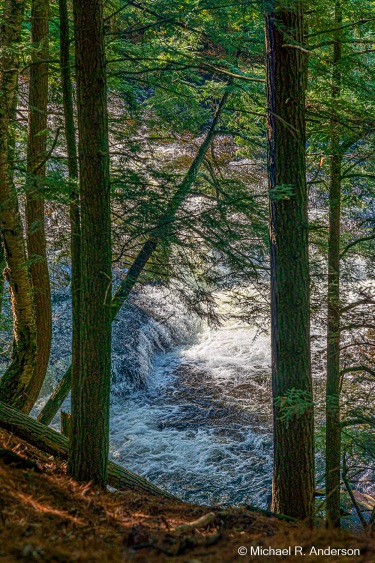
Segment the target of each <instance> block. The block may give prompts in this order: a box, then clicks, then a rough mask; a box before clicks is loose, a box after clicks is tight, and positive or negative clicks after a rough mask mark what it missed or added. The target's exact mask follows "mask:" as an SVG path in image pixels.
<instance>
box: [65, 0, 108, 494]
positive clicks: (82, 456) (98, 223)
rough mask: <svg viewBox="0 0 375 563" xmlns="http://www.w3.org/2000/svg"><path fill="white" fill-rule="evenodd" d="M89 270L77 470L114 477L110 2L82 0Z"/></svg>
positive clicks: (75, 441) (78, 381)
mask: <svg viewBox="0 0 375 563" xmlns="http://www.w3.org/2000/svg"><path fill="white" fill-rule="evenodd" d="M73 6H74V29H75V46H76V68H77V104H78V131H79V162H80V196H81V234H82V239H81V240H82V275H81V307H82V309H81V311H82V316H81V320H82V323H81V366H80V371H79V373H78V374H77V377H75V378H73V381H72V439H71V451H70V455H69V473H70V475H71V476H72V477H74V478H75V479H77V480H78V481H84V482H85V481H86V482H87V481H92V482H93V483H94V484H95V485H97V486H99V487H103V488H104V487H105V486H106V484H107V466H108V449H109V392H110V380H111V306H110V305H111V286H112V284H111V274H112V257H111V215H110V190H109V145H108V114H107V84H106V67H105V51H104V20H103V5H102V2H101V1H100V0H74V2H73Z"/></svg>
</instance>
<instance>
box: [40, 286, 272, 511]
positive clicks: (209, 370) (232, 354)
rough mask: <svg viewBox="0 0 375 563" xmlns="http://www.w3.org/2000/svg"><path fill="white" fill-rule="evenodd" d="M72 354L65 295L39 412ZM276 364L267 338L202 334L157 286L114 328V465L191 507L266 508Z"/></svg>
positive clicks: (243, 332) (227, 329)
mask: <svg viewBox="0 0 375 563" xmlns="http://www.w3.org/2000/svg"><path fill="white" fill-rule="evenodd" d="M223 305H225V303H223ZM69 348H70V301H69V296H68V295H66V296H65V297H64V296H62V297H61V296H60V297H59V298H58V299H56V304H55V308H54V338H53V350H52V362H51V368H50V377H49V382H47V384H46V386H45V388H44V392H43V393H42V396H41V398H40V399H39V401H38V405H37V408H36V409H35V413H36V411H38V410H40V408H41V407H42V406H43V405H44V404H45V402H46V400H47V398H48V395H49V393H50V392H51V390H52V389H53V388H54V387H55V385H56V379H58V378H60V377H61V376H62V374H63V373H64V371H65V369H66V367H67V366H68V365H69V363H70V350H69ZM269 363H270V358H269V338H268V337H267V336H258V337H256V331H255V329H252V328H249V327H248V326H245V325H242V324H239V323H237V324H236V323H235V322H234V321H232V322H230V321H228V322H227V323H226V324H225V325H224V326H222V327H221V328H219V329H217V330H213V329H210V328H209V327H207V326H202V323H200V322H198V321H197V319H194V318H191V317H189V315H187V312H186V310H184V308H183V306H182V305H181V303H180V302H179V300H178V299H177V298H174V297H173V295H171V294H170V293H169V294H168V295H167V294H166V293H165V291H164V290H163V289H162V288H160V287H152V286H149V287H148V288H146V290H145V292H144V293H143V294H142V295H140V296H137V297H136V298H135V300H134V301H133V303H132V304H131V305H130V306H129V307H127V308H124V309H123V310H122V311H121V312H120V315H119V316H118V318H117V319H116V321H115V323H114V329H113V354H112V365H113V373H114V379H113V385H112V404H111V419H110V455H111V457H112V459H114V460H116V461H118V462H119V463H121V464H123V465H124V466H126V467H127V468H128V469H130V470H132V471H134V472H136V473H138V474H140V475H143V476H145V477H147V478H148V479H149V480H151V481H152V482H154V483H156V484H158V485H159V486H161V487H163V488H165V489H167V490H169V491H171V492H173V493H174V494H176V495H177V496H179V497H181V498H182V499H185V500H190V501H195V502H198V503H205V504H206V503H207V504H211V503H216V502H220V503H231V504H242V503H256V504H258V505H261V506H265V505H266V497H267V494H269V493H270V491H271V453H272V436H271V407H270V397H271V389H270V384H271V382H270V367H269ZM63 409H64V410H66V411H69V410H70V398H68V399H67V400H66V401H65V403H64V405H63ZM53 426H54V427H55V428H56V429H59V426H60V421H59V416H57V417H56V418H55V420H54V421H53Z"/></svg>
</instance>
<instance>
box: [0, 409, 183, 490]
mask: <svg viewBox="0 0 375 563" xmlns="http://www.w3.org/2000/svg"><path fill="white" fill-rule="evenodd" d="M0 426H1V427H2V428H5V430H8V431H9V432H12V433H13V434H15V435H16V436H18V437H19V438H21V440H25V441H26V442H28V443H29V444H31V445H32V446H34V447H35V448H39V449H40V450H42V451H43V452H47V453H49V454H51V455H53V456H59V457H62V458H63V459H66V458H67V457H68V452H69V440H68V439H67V438H66V437H65V436H63V435H62V434H60V433H59V432H56V431H55V430H52V428H48V426H44V424H40V423H39V422H37V421H36V420H34V419H33V418H31V417H30V416H27V415H25V414H23V413H21V412H19V411H16V410H14V409H12V408H10V407H8V406H7V405H4V404H3V403H1V402H0ZM108 484H109V485H110V486H111V487H114V488H116V489H120V490H127V489H134V490H137V491H142V492H146V493H149V494H151V495H156V496H164V497H168V498H175V497H173V495H171V494H170V493H167V492H165V491H163V490H161V489H159V487H157V486H156V485H153V484H152V483H150V482H149V481H147V480H146V479H144V478H143V477H140V476H139V475H136V474H135V473H133V472H132V471H129V470H128V469H125V468H124V467H122V466H121V465H118V464H117V463H113V462H111V461H110V462H109V463H108Z"/></svg>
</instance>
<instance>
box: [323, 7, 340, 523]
mask: <svg viewBox="0 0 375 563" xmlns="http://www.w3.org/2000/svg"><path fill="white" fill-rule="evenodd" d="M341 25H342V14H341V2H340V1H339V2H336V6H335V26H334V27H335V28H339V27H341ZM340 61H341V37H340V35H336V37H335V40H334V47H333V76H332V109H331V112H332V113H331V123H330V127H331V161H330V185H329V240H328V300H327V301H328V323H327V388H326V515H327V523H328V524H329V525H332V526H336V527H339V526H340V465H341V464H340V461H341V426H340V219H341V160H342V155H341V150H340V127H339V123H338V120H337V113H336V110H335V104H336V103H337V102H336V100H337V98H339V97H340V89H341V86H340V83H341V71H340V66H339V65H340Z"/></svg>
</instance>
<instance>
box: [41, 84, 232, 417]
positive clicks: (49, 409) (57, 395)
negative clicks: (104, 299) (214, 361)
mask: <svg viewBox="0 0 375 563" xmlns="http://www.w3.org/2000/svg"><path fill="white" fill-rule="evenodd" d="M228 96H229V91H226V92H225V93H224V94H223V97H222V99H221V100H220V103H219V105H218V107H217V110H216V113H215V116H214V119H213V121H212V124H211V127H210V129H209V131H208V132H207V135H206V137H205V140H204V141H203V143H202V145H201V146H200V147H199V150H198V153H197V155H196V157H195V159H194V161H193V162H192V164H191V166H190V168H189V170H188V172H187V174H186V176H185V178H184V180H183V181H182V182H181V184H180V186H179V187H178V188H177V190H176V193H175V195H174V197H173V198H172V200H171V202H170V204H169V205H168V208H167V210H166V212H165V214H164V215H163V217H162V218H161V220H160V221H159V223H158V225H157V227H156V228H155V231H154V233H153V235H152V236H151V237H150V238H149V239H148V240H147V241H146V242H145V243H144V245H143V246H142V248H141V250H140V252H139V253H138V256H137V257H136V258H135V260H134V262H133V264H132V265H131V267H130V268H129V271H128V273H127V275H126V277H125V278H124V280H123V281H122V282H121V283H120V285H119V287H118V289H117V291H116V293H115V295H114V296H113V299H112V313H111V316H112V320H113V319H115V318H116V316H117V314H118V312H119V311H120V309H121V307H122V306H123V304H124V303H125V301H126V300H127V299H128V297H129V294H130V292H131V291H132V289H133V287H134V286H135V284H136V283H137V281H138V279H139V276H140V275H141V273H142V272H143V269H144V268H145V266H146V264H147V262H148V261H149V259H150V258H151V256H152V255H153V253H154V252H155V250H156V249H157V246H158V244H159V242H160V241H162V240H163V239H165V237H168V236H170V234H171V231H172V230H173V228H174V219H175V217H176V213H177V211H178V209H179V207H180V206H181V205H182V203H183V202H184V200H185V198H186V196H187V195H188V193H189V191H190V189H191V187H192V185H193V184H194V182H195V180H196V178H197V174H198V172H199V169H200V167H201V165H202V162H203V160H204V158H205V156H206V154H207V151H208V149H209V147H210V144H211V142H212V140H213V139H214V136H215V131H216V128H217V125H218V123H219V121H220V118H221V114H222V111H223V109H224V107H225V104H226V101H227V99H228ZM71 380H72V368H71V367H69V369H68V370H67V372H66V373H65V375H64V377H63V378H62V380H61V381H60V383H59V384H58V386H57V387H56V390H55V391H54V393H52V395H51V397H50V399H49V400H48V401H47V404H46V405H45V407H44V408H43V410H42V411H41V412H40V413H39V416H38V418H37V420H38V421H39V422H41V423H43V424H50V422H51V421H52V419H53V417H54V416H55V414H56V413H57V411H58V410H59V408H60V407H61V405H62V403H63V402H64V401H65V399H66V397H67V396H68V393H69V391H70V388H71Z"/></svg>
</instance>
